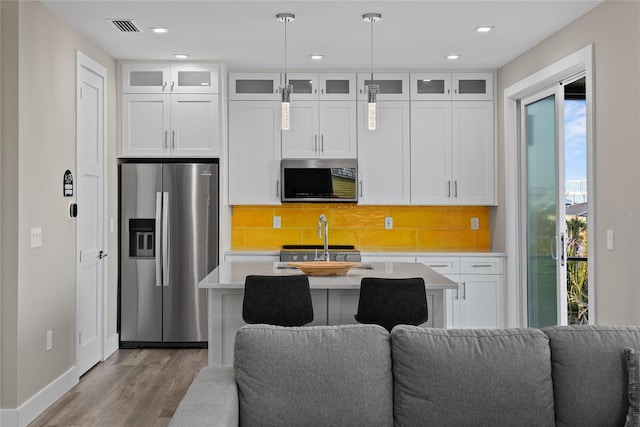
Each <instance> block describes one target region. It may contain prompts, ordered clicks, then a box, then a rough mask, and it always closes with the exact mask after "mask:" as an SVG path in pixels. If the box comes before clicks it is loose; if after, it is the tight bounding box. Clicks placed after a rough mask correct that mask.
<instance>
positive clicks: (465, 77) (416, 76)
mask: <svg viewBox="0 0 640 427" xmlns="http://www.w3.org/2000/svg"><path fill="white" fill-rule="evenodd" d="M410 85H411V99H412V100H423V101H450V100H454V101H456V100H457V101H490V100H492V99H493V74H492V73H411V81H410Z"/></svg>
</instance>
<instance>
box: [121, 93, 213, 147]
mask: <svg viewBox="0 0 640 427" xmlns="http://www.w3.org/2000/svg"><path fill="white" fill-rule="evenodd" d="M218 108H219V107H218V95H189V94H184V95H179V94H176V95H171V96H169V95H159V94H124V95H122V155H123V156H125V157H218V156H220V137H219V133H220V132H219V114H218Z"/></svg>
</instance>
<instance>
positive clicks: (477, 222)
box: [471, 218, 480, 230]
mask: <svg viewBox="0 0 640 427" xmlns="http://www.w3.org/2000/svg"><path fill="white" fill-rule="evenodd" d="M479 228H480V218H471V229H472V230H477V229H479Z"/></svg>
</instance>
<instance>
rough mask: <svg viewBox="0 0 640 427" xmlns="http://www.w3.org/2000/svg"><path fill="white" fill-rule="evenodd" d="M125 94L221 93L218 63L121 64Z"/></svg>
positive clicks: (123, 91)
mask: <svg viewBox="0 0 640 427" xmlns="http://www.w3.org/2000/svg"><path fill="white" fill-rule="evenodd" d="M121 76H122V93H218V65H216V64H183V63H179V64H178V63H175V64H174V63H171V64H167V63H164V64H162V63H159V64H146V63H145V64H136V63H125V64H122V74H121Z"/></svg>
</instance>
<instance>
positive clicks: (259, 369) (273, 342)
mask: <svg viewBox="0 0 640 427" xmlns="http://www.w3.org/2000/svg"><path fill="white" fill-rule="evenodd" d="M234 367H235V371H236V382H237V385H238V395H239V401H240V425H242V426H255V425H261V426H266V425H271V426H328V425H345V426H347V425H348V426H390V425H392V424H393V397H392V393H393V389H392V387H393V385H392V378H391V349H390V344H389V333H388V332H387V331H386V330H385V329H384V328H382V327H380V326H377V325H344V326H311V327H291V328H285V327H278V326H268V325H248V326H244V327H242V328H241V329H240V330H239V331H238V333H237V335H236V341H235V355H234Z"/></svg>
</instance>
